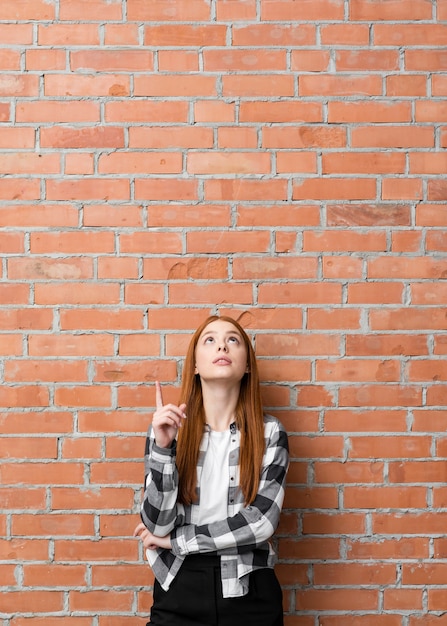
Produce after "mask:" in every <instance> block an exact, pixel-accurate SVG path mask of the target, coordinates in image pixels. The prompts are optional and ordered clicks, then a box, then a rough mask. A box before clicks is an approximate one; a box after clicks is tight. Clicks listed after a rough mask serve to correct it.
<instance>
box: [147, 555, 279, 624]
mask: <svg viewBox="0 0 447 626" xmlns="http://www.w3.org/2000/svg"><path fill="white" fill-rule="evenodd" d="M249 580H250V582H249V591H248V594H247V595H245V596H241V597H238V598H223V597H222V583H221V577H220V558H219V557H216V556H208V555H200V554H198V555H191V556H188V557H186V559H185V561H184V563H183V565H182V567H181V568H180V571H179V572H178V574H177V576H176V577H175V578H174V580H173V582H172V583H171V586H170V587H169V589H168V591H163V589H162V588H161V586H160V585H159V583H158V582H157V581H155V584H154V604H153V607H152V610H151V621H150V622H148V623H147V625H146V626H283V624H284V622H283V607H282V590H281V587H280V584H279V582H278V579H277V578H276V575H275V572H274V571H273V569H270V568H265V569H259V570H255V571H254V572H252V573H251V574H250V576H249Z"/></svg>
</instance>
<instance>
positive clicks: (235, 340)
mask: <svg viewBox="0 0 447 626" xmlns="http://www.w3.org/2000/svg"><path fill="white" fill-rule="evenodd" d="M228 341H232V342H234V343H239V339H238V337H230V338H229V339H228Z"/></svg>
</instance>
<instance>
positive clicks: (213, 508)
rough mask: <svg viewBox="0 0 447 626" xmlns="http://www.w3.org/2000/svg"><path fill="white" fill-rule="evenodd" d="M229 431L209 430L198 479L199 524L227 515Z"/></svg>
mask: <svg viewBox="0 0 447 626" xmlns="http://www.w3.org/2000/svg"><path fill="white" fill-rule="evenodd" d="M230 438H231V432H230V429H229V428H227V429H226V430H224V431H223V432H219V431H216V430H210V431H209V442H208V449H207V451H206V454H205V460H204V463H203V468H202V475H201V479H200V505H199V522H198V523H199V524H210V523H211V522H217V521H219V520H223V519H225V518H226V517H228V507H227V505H228V502H227V500H228V487H229V475H228V465H229V454H230Z"/></svg>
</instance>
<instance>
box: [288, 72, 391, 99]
mask: <svg viewBox="0 0 447 626" xmlns="http://www.w3.org/2000/svg"><path fill="white" fill-rule="evenodd" d="M381 94H382V89H381V79H380V77H379V76H374V75H370V76H362V75H361V74H360V75H355V74H351V75H349V76H344V75H340V76H334V75H331V74H320V75H318V76H312V75H306V74H304V75H303V76H301V77H300V83H299V95H300V96H322V95H323V96H324V95H325V96H332V97H333V96H365V95H366V96H368V95H369V96H380V95H381Z"/></svg>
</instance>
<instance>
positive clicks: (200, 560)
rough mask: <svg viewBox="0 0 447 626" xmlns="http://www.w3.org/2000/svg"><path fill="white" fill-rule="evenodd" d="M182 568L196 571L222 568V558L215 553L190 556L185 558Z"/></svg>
mask: <svg viewBox="0 0 447 626" xmlns="http://www.w3.org/2000/svg"><path fill="white" fill-rule="evenodd" d="M182 567H183V568H186V569H196V568H198V567H202V568H203V567H205V568H214V567H220V556H218V555H217V554H216V553H215V552H205V553H203V554H189V555H188V556H186V557H185V560H184V561H183V565H182Z"/></svg>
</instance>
